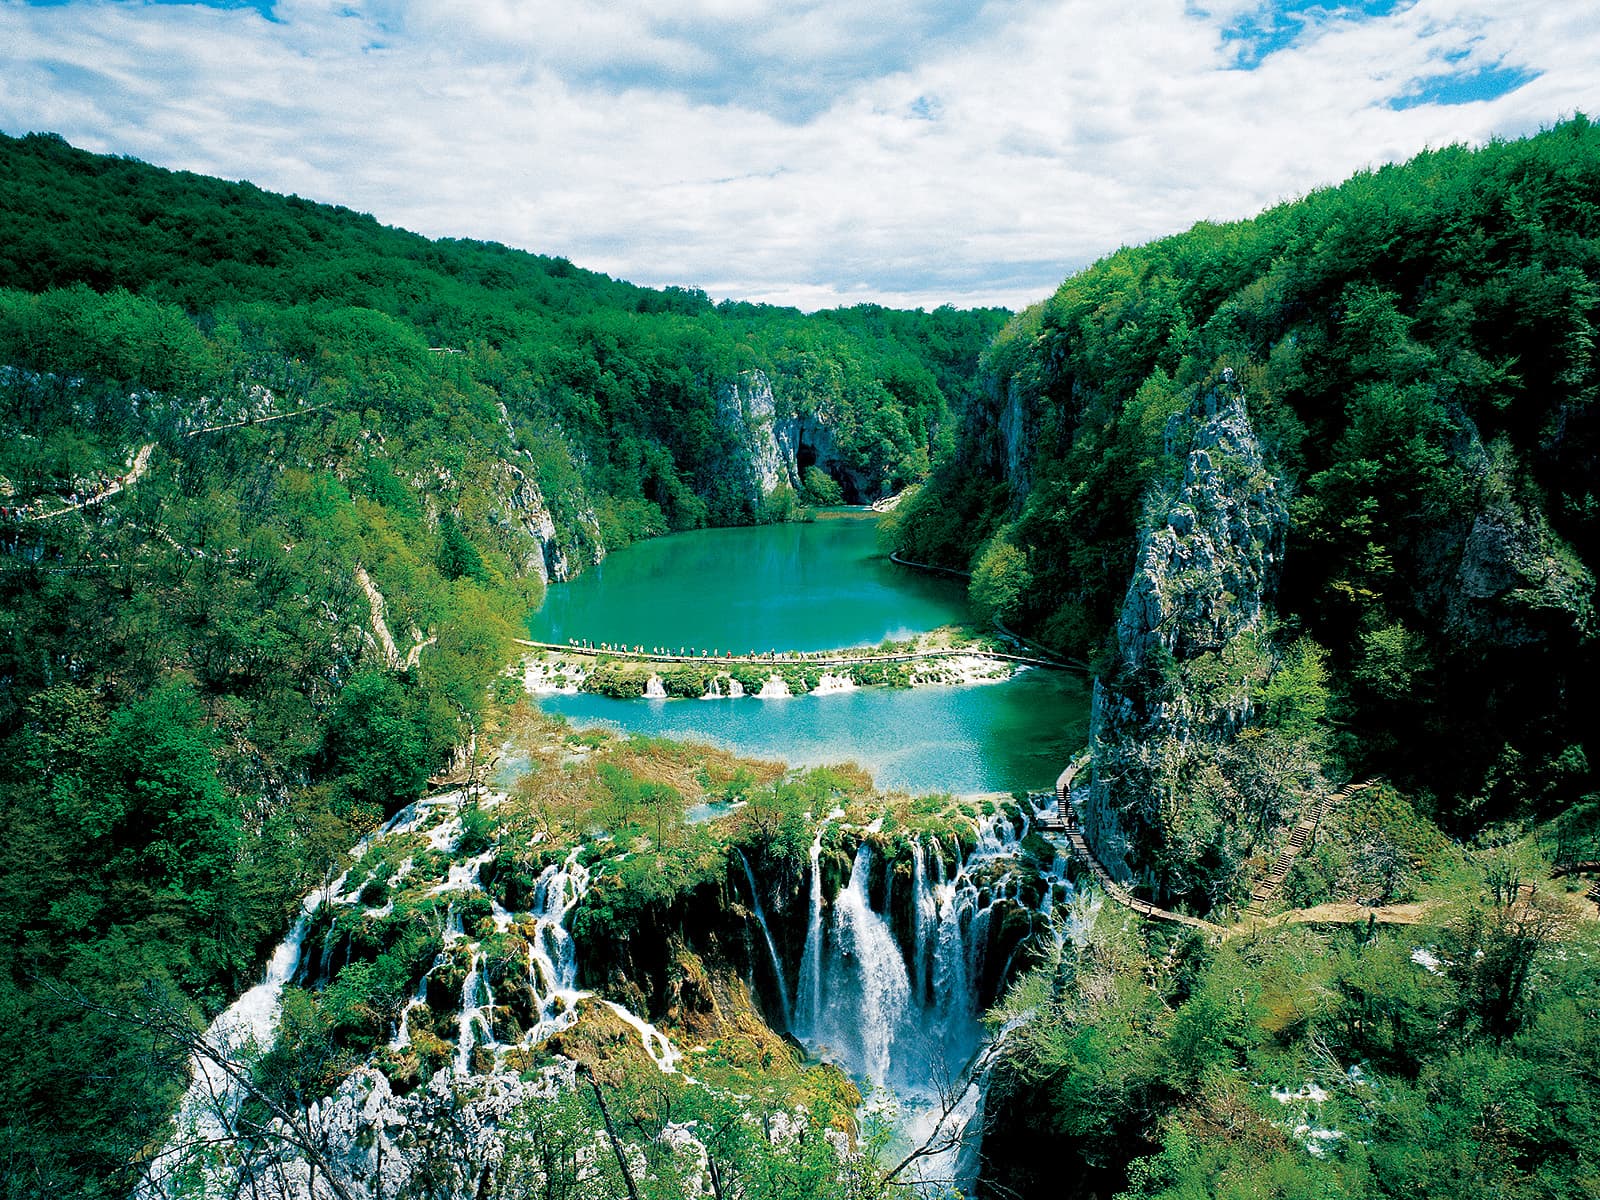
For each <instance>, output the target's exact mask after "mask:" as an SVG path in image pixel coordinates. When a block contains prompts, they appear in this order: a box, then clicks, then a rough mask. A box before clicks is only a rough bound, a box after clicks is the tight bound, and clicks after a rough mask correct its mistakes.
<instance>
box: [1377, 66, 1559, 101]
mask: <svg viewBox="0 0 1600 1200" xmlns="http://www.w3.org/2000/svg"><path fill="white" fill-rule="evenodd" d="M1542 74H1544V72H1542V71H1530V70H1528V69H1527V68H1526V67H1500V66H1495V67H1483V68H1481V69H1480V70H1477V71H1466V72H1463V73H1461V74H1457V75H1434V76H1432V77H1431V78H1428V79H1418V80H1414V81H1413V82H1412V86H1411V88H1410V89H1409V90H1408V91H1406V92H1405V93H1404V94H1403V95H1400V96H1396V97H1395V98H1394V99H1393V100H1390V101H1389V107H1390V108H1392V109H1394V110H1395V111H1397V112H1399V111H1401V110H1404V109H1407V108H1417V107H1419V106H1420V105H1423V104H1471V103H1473V102H1474V101H1477V100H1498V99H1499V98H1500V97H1501V96H1504V95H1506V94H1508V93H1510V92H1514V91H1516V90H1517V89H1518V88H1519V87H1521V86H1522V85H1523V84H1526V83H1532V82H1533V81H1534V80H1535V79H1537V78H1539V76H1540V75H1542Z"/></svg>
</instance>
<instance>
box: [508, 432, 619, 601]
mask: <svg viewBox="0 0 1600 1200" xmlns="http://www.w3.org/2000/svg"><path fill="white" fill-rule="evenodd" d="M499 409H500V423H501V427H502V428H503V429H504V430H505V433H506V436H507V438H508V439H509V441H510V445H511V453H510V455H508V456H507V457H506V458H504V459H502V460H501V461H500V462H499V463H497V464H496V470H495V473H494V474H495V486H494V494H495V496H496V497H497V503H496V504H495V505H494V507H493V508H492V509H491V511H490V513H489V521H490V524H491V525H492V526H493V527H494V528H495V530H496V531H497V532H499V534H500V535H501V537H502V538H503V539H505V541H506V542H507V549H508V551H509V552H510V557H511V559H512V561H513V562H520V563H521V566H522V572H523V574H525V575H537V576H538V577H539V580H540V582H542V583H549V582H550V581H552V580H554V581H556V582H558V583H560V582H565V581H566V580H568V579H571V578H572V577H573V576H574V575H576V574H577V573H578V572H579V571H581V570H583V568H584V567H586V566H593V565H595V564H596V563H598V562H600V560H601V559H603V558H604V557H605V556H606V547H605V542H604V540H603V539H602V538H601V536H600V523H599V521H598V520H597V519H596V517H595V511H594V506H593V505H592V504H591V503H590V501H589V498H588V496H586V495H585V494H583V490H582V488H581V487H578V486H576V485H575V486H574V487H573V488H572V489H571V492H572V494H570V495H563V496H559V497H557V498H556V499H557V501H558V503H557V504H556V505H555V508H554V511H553V510H552V505H551V504H550V503H549V502H548V501H547V499H546V497H545V494H544V491H543V490H542V489H541V488H540V486H539V481H538V479H537V478H535V472H534V469H533V468H534V464H533V459H532V456H531V455H529V454H528V452H527V450H526V449H525V448H524V447H522V446H521V445H519V439H518V437H517V431H516V428H515V427H514V426H513V425H512V422H511V417H510V414H509V413H507V411H506V406H505V405H504V404H501V405H499ZM558 513H559V516H560V519H558V516H557V514H558Z"/></svg>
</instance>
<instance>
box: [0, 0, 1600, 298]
mask: <svg viewBox="0 0 1600 1200" xmlns="http://www.w3.org/2000/svg"><path fill="white" fill-rule="evenodd" d="M1574 111H1583V112H1586V113H1588V114H1590V115H1591V116H1594V115H1600V10H1597V9H1595V7H1594V4H1593V0H1360V2H1357V3H1349V4H1344V3H1337V2H1333V0H1329V2H1327V3H1314V2H1311V0H566V2H560V0H213V2H211V3H191V4H173V3H157V2H150V0H65V2H62V0H52V2H48V3H43V2H33V0H0V130H4V131H5V132H7V133H11V134H22V133H26V132H30V131H36V130H37V131H43V130H49V131H53V132H56V133H60V134H61V135H62V136H64V137H66V138H67V139H68V140H69V141H71V142H72V143H74V144H75V145H78V146H82V147H84V148H86V149H90V150H94V151H99V152H105V153H115V154H126V155H131V156H133V157H135V158H140V159H143V160H145V161H147V162H151V163H155V164H158V165H160V166H165V167H172V168H178V169H183V170H190V171H198V172H201V173H204V174H207V175H218V176H222V177H224V178H229V179H249V180H251V181H252V182H254V183H256V184H258V185H260V186H261V187H264V188H267V189H269V190H272V191H279V192H293V193H297V194H299V195H301V196H305V197H308V198H311V199H314V200H321V201H327V202H330V203H338V204H343V205H346V206H348V207H350V208H355V209H359V210H361V211H363V212H370V213H372V214H373V215H374V216H376V217H377V218H378V219H379V220H381V221H383V222H385V223H386V224H391V225H399V226H402V227H404V228H407V229H412V230H416V231H418V232H420V233H424V234H427V235H429V236H431V237H445V236H451V237H474V238H485V239H491V240H494V241H500V242H504V243H506V244H508V245H512V246H517V247H521V248H523V249H527V250H534V251H537V252H539V253H543V254H555V255H563V256H565V257H567V258H569V259H571V260H572V261H573V262H575V263H577V264H579V265H580V266H584V267H589V268H592V269H594V270H599V271H604V272H606V273H608V274H611V275H614V276H617V277H620V278H623V279H628V280H631V281H633V282H635V283H641V284H647V285H652V286H663V285H668V284H672V285H679V286H686V287H699V288H703V289H704V290H705V291H707V292H708V293H710V295H711V296H712V297H713V298H714V299H724V298H737V299H747V300H762V301H769V302H772V303H779V304H792V305H797V306H799V307H801V308H805V309H815V308H822V307H832V306H834V305H840V304H854V303H860V302H867V301H871V302H876V303H880V304H888V305H894V306H898V307H923V308H933V307H936V306H938V305H941V304H954V305H957V306H958V307H966V306H972V305H987V304H998V305H1004V306H1006V307H1011V308H1017V307H1022V306H1023V305H1026V304H1029V303H1032V302H1034V301H1036V300H1039V299H1042V298H1043V297H1045V296H1047V295H1049V294H1050V293H1051V292H1052V291H1053V290H1054V289H1055V287H1056V285H1057V284H1059V283H1060V282H1061V280H1062V279H1063V278H1065V277H1066V276H1067V275H1069V274H1071V273H1072V272H1073V271H1075V270H1078V269H1080V268H1082V267H1084V266H1086V265H1088V264H1089V263H1091V262H1093V261H1094V260H1096V259H1098V258H1100V257H1102V256H1104V255H1105V254H1107V253H1110V252H1111V251H1113V250H1115V249H1117V248H1118V247H1119V246H1123V245H1132V244H1136V243H1139V242H1143V241H1147V240H1149V239H1151V238H1153V237H1158V236H1161V235H1163V234H1167V233H1174V232H1177V231H1179V230H1182V229H1185V228H1187V227H1189V226H1190V225H1192V224H1193V223H1194V222H1196V221H1200V220H1232V219H1237V218H1241V217H1247V216H1250V215H1252V214H1254V213H1256V212H1259V211H1261V210H1262V209H1263V208H1265V207H1268V206H1270V205H1272V204H1274V203H1277V202H1279V201H1283V200H1287V199H1292V198H1293V197H1295V196H1298V195H1303V194H1305V193H1306V192H1308V191H1311V190H1313V189H1315V188H1317V187H1321V186H1324V185H1327V184H1332V183H1336V182H1338V181H1339V180H1340V179H1343V178H1344V177H1346V176H1347V175H1349V174H1350V173H1351V172H1353V171H1356V170H1360V169H1362V168H1366V167H1375V166H1379V165H1381V164H1383V163H1386V162H1391V161H1397V160H1401V159H1405V158H1408V157H1410V156H1411V155H1413V154H1415V153H1417V152H1419V151H1421V150H1423V149H1426V148H1428V147H1430V146H1442V145H1448V144H1451V143H1455V142H1466V143H1470V144H1477V143H1481V142H1483V141H1485V140H1487V139H1489V138H1492V137H1515V136H1520V135H1523V134H1528V133H1533V132H1536V131H1537V130H1538V129H1540V128H1542V127H1546V126H1548V125H1550V124H1553V123H1554V122H1555V121H1557V120H1559V119H1561V118H1563V117H1566V116H1569V115H1571V114H1572V113H1573V112H1574Z"/></svg>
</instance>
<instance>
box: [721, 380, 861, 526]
mask: <svg viewBox="0 0 1600 1200" xmlns="http://www.w3.org/2000/svg"><path fill="white" fill-rule="evenodd" d="M836 417H837V414H836V413H830V412H828V411H827V410H826V409H822V410H818V411H815V412H797V411H795V409H794V407H793V406H792V405H789V404H785V402H784V401H783V400H781V399H779V398H778V396H777V394H776V393H775V392H774V391H773V388H772V381H771V380H770V379H769V378H768V377H767V375H766V372H764V371H744V372H741V373H740V374H739V375H738V376H737V377H736V378H735V379H734V380H733V381H732V382H731V383H728V384H725V385H723V387H722V390H721V391H720V392H718V393H717V420H718V423H719V424H720V425H721V426H722V428H723V430H724V432H725V433H726V434H727V435H728V437H729V439H730V442H731V444H732V447H733V460H732V462H731V464H730V466H729V470H730V472H731V473H732V474H733V476H734V477H735V478H736V479H738V480H739V481H740V484H741V489H742V491H743V494H744V496H745V499H746V500H747V502H748V503H749V505H750V508H751V510H752V511H753V512H760V511H761V507H762V504H763V503H764V502H765V501H766V500H767V499H769V498H770V497H771V496H772V495H773V493H775V492H776V491H777V490H778V489H779V488H783V487H788V488H793V489H795V490H797V491H798V490H799V488H800V486H801V484H802V483H803V482H804V480H805V475H806V471H807V470H808V469H809V468H811V467H816V468H818V469H819V470H821V471H822V472H824V473H825V474H826V475H828V476H829V477H830V478H831V479H833V480H834V481H835V482H837V483H838V484H839V486H840V488H841V489H842V490H843V492H844V498H845V500H846V501H847V502H849V503H851V504H867V503H870V502H871V501H873V500H876V499H878V497H879V496H881V495H882V494H883V492H884V480H883V479H882V478H881V476H880V474H879V473H878V472H875V471H872V470H869V469H867V468H865V467H863V466H862V465H861V464H859V463H856V462H854V461H852V460H851V458H850V456H849V455H848V454H846V453H845V451H844V449H843V448H841V447H840V445H839V437H838V432H837V428H836V426H837V420H836Z"/></svg>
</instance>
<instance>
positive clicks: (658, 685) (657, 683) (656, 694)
mask: <svg viewBox="0 0 1600 1200" xmlns="http://www.w3.org/2000/svg"><path fill="white" fill-rule="evenodd" d="M644 695H645V699H647V700H665V699H666V698H667V689H666V685H665V684H663V683H662V682H661V676H659V675H656V674H653V673H652V674H651V676H650V678H649V679H647V680H645V684H644Z"/></svg>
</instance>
